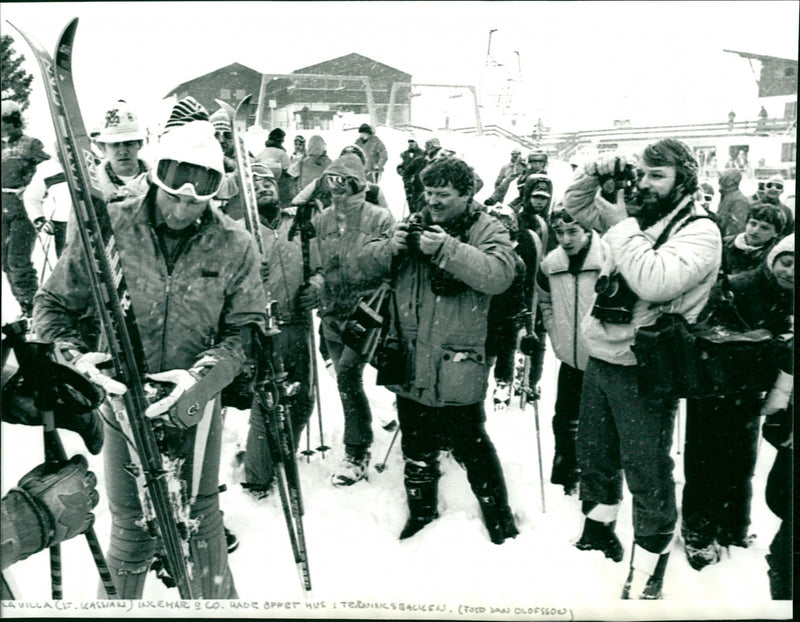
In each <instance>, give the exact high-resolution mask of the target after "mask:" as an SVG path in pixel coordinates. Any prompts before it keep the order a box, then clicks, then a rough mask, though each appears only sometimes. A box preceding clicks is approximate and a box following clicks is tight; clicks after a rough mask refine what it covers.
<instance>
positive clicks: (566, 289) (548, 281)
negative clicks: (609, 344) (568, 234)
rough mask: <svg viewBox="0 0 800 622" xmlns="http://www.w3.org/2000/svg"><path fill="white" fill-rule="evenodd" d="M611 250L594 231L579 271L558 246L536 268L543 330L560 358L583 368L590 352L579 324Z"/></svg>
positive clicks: (570, 364)
mask: <svg viewBox="0 0 800 622" xmlns="http://www.w3.org/2000/svg"><path fill="white" fill-rule="evenodd" d="M609 253H610V250H609V248H608V246H607V245H606V243H605V242H603V240H602V239H601V238H600V236H599V235H598V234H597V232H595V231H593V232H592V235H591V241H590V243H589V248H588V252H587V253H586V257H585V258H584V260H583V264H582V265H581V266H580V267H579V268H578V273H577V274H573V273H572V272H571V271H570V258H569V256H568V255H567V253H566V252H565V251H564V249H563V248H561V247H560V246H559V247H558V248H556V249H554V250H552V251H550V253H548V255H547V256H546V257H545V258H544V259H543V260H542V264H541V266H540V267H539V277H538V278H537V280H536V282H537V285H536V290H537V291H538V293H539V311H540V313H541V314H542V320H543V321H544V326H545V329H546V330H547V334H548V335H549V337H550V343H551V344H552V345H553V351H554V352H555V355H556V356H557V357H558V359H559V360H560V361H563V362H564V363H566V364H567V365H569V366H571V367H574V368H576V369H580V370H581V371H583V370H585V369H586V362H587V361H588V359H589V353H588V351H587V349H586V343H585V342H584V339H583V337H582V335H581V331H580V323H581V321H582V320H583V318H584V317H585V316H586V315H587V314H588V313H589V311H590V310H591V304H592V302H593V300H594V285H595V283H596V281H597V277H598V276H599V274H600V270H601V269H602V267H603V263H604V261H605V260H606V257H607V256H608V254H609Z"/></svg>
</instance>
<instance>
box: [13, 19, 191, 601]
mask: <svg viewBox="0 0 800 622" xmlns="http://www.w3.org/2000/svg"><path fill="white" fill-rule="evenodd" d="M9 23H10V22H9ZM77 23H78V20H77V18H76V19H73V20H72V21H71V22H70V23H69V24H68V25H67V26H66V28H65V29H64V31H63V32H62V34H61V36H60V37H59V42H58V45H57V54H58V57H59V65H58V68H59V69H60V70H61V73H60V74H58V75H57V74H56V69H54V63H53V59H52V56H50V54H49V53H48V52H47V50H45V49H44V48H43V47H42V46H41V45H40V44H39V43H38V42H37V41H36V40H35V39H34V38H33V37H32V36H30V35H28V34H27V33H26V32H24V31H23V30H21V29H19V28H17V27H16V26H15V25H14V24H11V23H10V24H11V26H13V27H14V28H15V29H16V30H17V31H18V32H19V33H20V35H22V37H23V39H25V41H26V42H27V43H28V45H29V47H30V48H31V50H32V51H33V53H34V57H35V59H36V61H37V64H38V65H39V68H40V70H41V72H42V77H43V81H44V87H45V89H44V90H45V95H46V97H47V101H48V106H49V108H50V112H51V116H52V118H53V122H54V125H55V128H56V138H57V141H58V148H59V152H60V154H61V156H62V161H63V162H64V163H65V166H64V169H65V172H66V174H67V175H66V176H67V180H68V182H69V184H68V185H69V188H70V195H71V198H72V200H73V205H74V208H75V210H76V216H77V220H78V229H79V232H80V235H81V241H82V243H83V248H84V252H85V258H86V259H87V265H88V266H89V276H90V280H91V289H92V295H93V299H94V301H95V306H96V308H97V311H98V313H99V314H100V315H101V319H102V324H103V328H104V329H105V331H106V334H107V336H108V337H109V339H108V340H109V341H110V342H115V343H114V345H115V346H117V347H116V354H117V355H118V356H120V357H121V356H126V357H127V359H128V361H129V362H131V363H132V364H131V365H129V366H128V371H131V369H135V353H134V349H133V347H132V346H131V344H130V335H126V334H125V328H124V327H125V323H126V322H125V320H126V318H127V314H126V313H124V312H123V309H122V308H121V306H120V298H119V296H118V292H117V289H116V287H117V286H120V289H121V290H123V291H125V292H127V290H126V289H124V279H122V278H120V280H119V281H117V280H116V277H113V276H112V274H113V273H112V272H111V270H110V265H109V259H108V257H107V256H106V252H115V250H116V249H115V247H114V244H113V238H111V240H110V241H109V242H110V244H103V239H102V230H101V227H100V226H99V222H98V218H97V217H98V210H97V209H96V206H95V203H94V197H93V196H92V194H91V192H89V191H88V190H87V189H88V188H92V184H91V183H90V180H91V176H90V175H89V174H88V169H87V167H86V163H85V162H83V161H82V160H81V158H80V157H78V154H79V149H78V143H77V141H76V140H75V135H74V134H73V126H72V123H70V118H69V117H70V114H69V113H70V112H71V113H73V116H75V117H77V122H76V126H77V128H78V129H79V130H80V131H82V132H83V135H84V136H85V128H84V126H83V120H82V118H81V116H80V110H79V108H78V107H77V98H76V97H75V93H74V85H73V83H72V76H71V63H72V61H71V54H72V42H73V39H74V35H75V30H76V28H77ZM59 82H61V84H59ZM65 94H66V96H67V97H66V99H68V100H69V101H70V103H71V104H72V105H73V108H74V109H73V110H71V111H69V109H68V106H67V105H66V103H65V97H64V95H65ZM73 121H75V119H73ZM85 148H86V149H87V150H88V138H86V147H85ZM98 198H99V197H98ZM81 210H82V211H83V213H82V212H81ZM100 211H101V212H102V213H103V214H104V215H105V217H106V220H108V215H107V213H106V212H105V210H104V209H103V210H100ZM87 229H88V230H87ZM107 232H111V228H110V224H109V226H108V227H107ZM117 259H118V258H117ZM116 265H117V266H118V265H119V262H118V261H117V262H116ZM119 276H120V277H122V273H121V272H120V273H119ZM101 278H102V279H103V285H104V286H105V287H101V284H100V283H99V282H98V281H99V280H101ZM104 295H105V297H104ZM128 300H129V297H128ZM113 303H116V306H117V308H116V310H117V313H116V314H112V313H111V312H110V310H109V309H108V306H114V305H113ZM127 307H128V308H127V309H125V311H130V318H131V320H132V319H133V315H132V309H130V305H129V304H128V305H127ZM120 320H121V321H120ZM115 324H116V327H115V328H116V329H115V328H114V325H115ZM133 326H134V327H135V324H134V325H133ZM136 336H137V337H138V332H137V333H136ZM124 337H128V339H125V338H124ZM120 338H122V341H123V344H122V346H120V342H119V341H116V340H117V339H120ZM120 360H121V358H119V359H117V361H116V363H117V364H119V363H120ZM118 371H122V369H120V368H118ZM125 380H130V379H129V378H125ZM133 384H134V385H135V384H136V383H133ZM137 388H139V389H141V382H139V386H138V387H137V386H133V387H131V388H130V389H131V390H129V393H132V394H133V393H138V391H136V389H137ZM140 398H141V401H140V400H139V399H136V400H135V401H134V399H133V397H132V395H129V396H128V399H127V400H126V402H127V404H126V405H127V406H128V408H129V410H131V411H132V412H133V413H134V417H136V416H137V415H141V413H142V412H143V409H142V410H138V411H137V408H136V404H135V402H139V403H140V404H145V405H146V400H144V397H143V394H141V395H140ZM140 423H144V424H145V425H138V426H135V428H134V430H132V432H133V436H134V442H135V443H136V449H137V452H139V458H140V459H141V458H142V457H144V458H145V459H146V460H147V463H148V467H150V470H149V473H148V477H147V479H148V480H149V481H148V487H149V494H150V495H151V497H152V498H153V501H154V503H153V506H154V508H157V509H155V513H156V514H157V516H158V515H160V518H161V520H158V519H157V520H158V523H159V528H160V531H161V533H162V537H163V538H164V540H165V544H166V545H167V549H168V551H170V550H171V552H170V553H169V557H170V558H171V560H170V561H173V562H175V563H173V564H171V565H172V566H173V567H172V568H171V570H172V571H173V572H174V573H175V577H174V578H175V579H176V581H177V582H178V585H179V586H182V587H183V589H181V596H182V597H183V598H191V589H190V586H189V584H188V580H187V576H188V574H187V570H186V563H185V559H184V557H183V555H182V554H180V555H178V556H177V557H176V556H175V554H174V553H175V552H176V551H178V552H180V544H179V539H177V540H176V538H177V528H176V526H175V525H174V523H173V521H172V520H170V519H171V517H170V516H169V514H168V512H169V510H170V506H169V505H165V503H167V504H168V496H167V489H166V482H165V481H164V480H163V479H161V478H160V475H158V476H153V472H154V471H155V472H160V470H161V469H160V454H159V453H158V451H157V448H156V445H155V439H154V437H153V432H152V429H150V428H149V425H148V424H147V423H146V422H140ZM132 427H133V426H132ZM142 454H144V456H142ZM153 467H155V469H154V468H153ZM145 470H146V471H147V469H145ZM176 545H177V546H176Z"/></svg>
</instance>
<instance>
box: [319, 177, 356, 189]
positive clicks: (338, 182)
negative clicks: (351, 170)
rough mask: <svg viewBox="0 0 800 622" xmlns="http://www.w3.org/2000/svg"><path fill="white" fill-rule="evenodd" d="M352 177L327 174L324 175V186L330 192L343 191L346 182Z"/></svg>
mask: <svg viewBox="0 0 800 622" xmlns="http://www.w3.org/2000/svg"><path fill="white" fill-rule="evenodd" d="M351 179H352V177H347V176H346V175H337V174H335V173H328V174H327V175H325V184H326V185H327V186H328V188H330V189H331V190H344V189H345V188H347V182H348V181H350V180H351Z"/></svg>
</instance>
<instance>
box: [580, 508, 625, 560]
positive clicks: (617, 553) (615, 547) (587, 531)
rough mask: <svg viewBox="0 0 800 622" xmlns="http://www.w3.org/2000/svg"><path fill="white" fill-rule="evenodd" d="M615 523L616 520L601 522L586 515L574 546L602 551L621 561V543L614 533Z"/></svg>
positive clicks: (610, 557)
mask: <svg viewBox="0 0 800 622" xmlns="http://www.w3.org/2000/svg"><path fill="white" fill-rule="evenodd" d="M616 524H617V521H612V522H610V523H601V522H600V521H596V520H592V519H591V518H588V517H587V518H586V520H585V521H584V523H583V533H582V534H581V537H580V539H579V540H578V541H577V542H576V543H575V547H576V548H577V549H579V550H581V551H602V552H603V554H604V555H605V556H606V557H607V558H609V559H612V560H614V561H615V562H621V561H622V557H623V552H622V544H621V543H620V541H619V538H617V534H615V533H614V527H615V525H616Z"/></svg>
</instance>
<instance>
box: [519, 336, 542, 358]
mask: <svg viewBox="0 0 800 622" xmlns="http://www.w3.org/2000/svg"><path fill="white" fill-rule="evenodd" d="M538 350H539V338H538V337H537V336H536V335H535V334H534V333H531V334H530V335H524V336H523V337H522V339H520V340H519V351H520V352H522V353H523V354H524V355H525V356H533V355H534V354H536V352H538Z"/></svg>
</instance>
